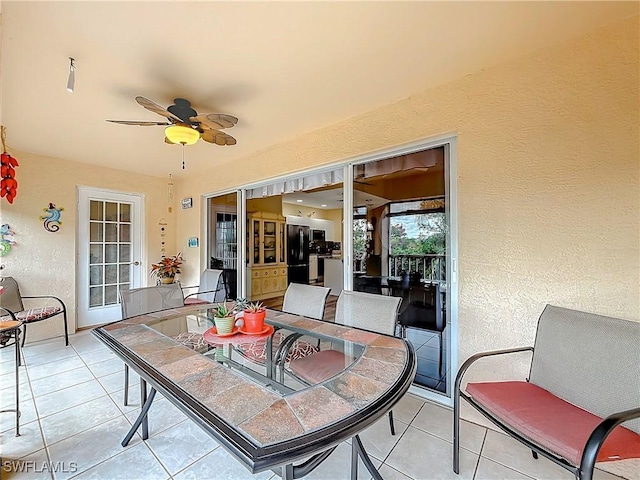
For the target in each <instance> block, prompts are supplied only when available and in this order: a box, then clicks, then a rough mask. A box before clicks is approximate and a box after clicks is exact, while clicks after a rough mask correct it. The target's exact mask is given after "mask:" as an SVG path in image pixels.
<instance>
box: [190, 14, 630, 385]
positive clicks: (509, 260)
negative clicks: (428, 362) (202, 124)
mask: <svg viewBox="0 0 640 480" xmlns="http://www.w3.org/2000/svg"><path fill="white" fill-rule="evenodd" d="M638 27H639V25H638V17H634V18H630V19H627V20H625V21H623V22H619V23H617V24H614V25H610V26H607V27H604V28H601V29H598V30H595V31H593V32H591V33H590V34H588V35H585V36H581V37H579V38H576V39H573V40H571V41H569V42H566V43H563V44H559V45H555V46H553V47H549V48H545V49H543V50H540V51H537V52H533V53H531V54H529V55H527V56H524V57H521V58H520V59H517V60H515V61H512V62H509V63H507V64H503V65H499V66H495V67H492V68H488V69H486V70H484V71H482V72H479V73H477V74H475V75H469V76H466V77H464V78H462V79H460V80H457V81H455V82H452V83H449V84H446V85H442V86H440V87H437V88H434V89H430V90H427V91H425V92H423V93H421V94H419V95H415V96H412V97H410V98H407V99H404V100H402V101H399V102H396V103H394V104H391V105H387V106H385V107H382V108H380V109H377V110H374V111H371V112H368V113H366V114H363V115H359V116H357V117H354V118H351V119H349V120H347V121H344V122H341V123H339V124H336V125H332V126H330V127H327V128H324V129H321V130H318V131H314V132H311V133H309V134H307V135H304V136H303V137H300V138H297V139H295V140H293V141H291V142H288V143H285V144H281V145H278V146H276V147H273V148H271V149H266V150H264V151H261V152H258V153H256V154H255V155H253V156H251V157H248V158H245V159H244V160H242V161H235V162H234V165H233V171H234V175H233V176H225V175H220V174H219V173H217V172H220V171H223V170H224V169H225V166H224V165H223V166H222V167H221V166H219V165H217V166H215V167H214V168H212V170H211V174H210V175H199V176H198V178H191V179H190V180H189V181H186V182H184V183H183V184H181V185H180V189H181V190H183V191H184V192H185V194H186V193H187V192H189V194H193V195H197V194H204V193H207V192H215V191H217V190H221V189H224V188H229V187H231V186H239V185H242V184H244V183H249V182H254V181H257V180H259V179H261V178H268V177H273V176H275V175H280V174H284V173H286V172H289V171H298V170H301V169H304V168H309V167H314V166H319V165H323V164H327V163H332V162H335V161H338V160H341V159H349V158H352V157H355V156H358V155H361V154H364V153H367V152H373V151H377V150H381V149H387V148H390V147H392V146H394V145H400V144H404V143H408V142H412V141H417V140H420V139H426V138H429V137H432V136H436V135H439V134H442V133H447V132H456V135H457V137H458V178H457V185H458V214H459V225H458V226H459V265H460V275H459V293H460V296H459V344H460V359H461V360H464V359H465V358H467V357H468V356H470V355H471V354H473V353H474V352H477V351H481V350H487V349H492V348H501V347H507V346H517V345H522V344H530V343H531V341H532V340H533V338H534V334H535V325H536V321H537V317H538V316H539V314H540V312H541V311H542V309H543V307H544V305H545V304H546V303H552V304H556V305H561V306H565V307H571V308H577V309H583V310H587V311H591V312H596V313H603V314H609V315H613V316H620V317H624V318H628V319H632V320H640V311H639V310H640V304H639V302H640V273H639V272H640V255H639V233H640V221H639V217H640V188H639V187H640V185H639V179H638V173H639V165H640V154H639V147H638V140H639V126H640V125H639V124H640V122H639V113H638V104H639V103H638V100H639V99H638V85H639V83H640V78H639V66H638V59H639V48H638V31H639V28H638ZM424 60H425V62H428V61H429V59H428V58H425V59H424ZM451 61H452V62H454V61H455V58H452V59H451ZM399 74H401V73H399ZM240 140H241V139H240ZM177 220H178V227H179V228H178V232H180V231H182V229H183V226H186V227H188V229H193V228H195V227H197V225H196V224H194V222H196V221H197V215H195V212H194V213H191V212H190V215H189V217H185V216H182V215H179V216H178V219H177ZM178 241H180V238H178ZM524 368H525V367H524V362H520V361H517V360H515V359H514V361H513V362H511V361H510V362H508V363H507V364H506V365H500V366H499V367H498V369H497V370H502V371H503V373H504V375H511V374H514V373H518V374H519V375H522V374H523V373H524V371H525V370H524ZM489 370H493V369H487V370H486V371H489ZM483 372H484V370H483ZM476 375H477V376H480V377H482V376H483V375H484V373H478V374H476ZM472 378H473V375H472Z"/></svg>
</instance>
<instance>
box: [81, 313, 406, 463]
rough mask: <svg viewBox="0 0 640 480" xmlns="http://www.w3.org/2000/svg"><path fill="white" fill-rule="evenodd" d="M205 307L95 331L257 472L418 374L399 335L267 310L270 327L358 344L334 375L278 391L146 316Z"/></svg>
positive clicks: (319, 445) (302, 450) (353, 425)
mask: <svg viewBox="0 0 640 480" xmlns="http://www.w3.org/2000/svg"><path fill="white" fill-rule="evenodd" d="M203 309H206V306H203V305H195V306H186V307H182V308H179V309H171V310H164V311H162V312H157V313H153V314H146V315H140V316H138V317H133V318H130V319H126V320H121V321H119V322H116V323H112V324H109V325H106V326H104V327H99V328H97V329H95V330H94V331H93V333H94V335H96V337H98V338H99V339H100V340H101V341H103V342H104V343H105V344H106V345H107V346H108V347H109V348H111V349H112V350H113V351H114V352H115V353H116V354H117V355H118V356H119V357H120V358H122V359H123V360H124V361H125V362H126V363H127V364H128V365H129V366H130V367H131V368H133V369H134V370H136V371H137V372H138V373H139V374H140V375H141V376H142V377H143V378H144V379H145V380H147V381H148V382H150V383H151V385H152V386H153V387H154V388H156V389H157V390H158V391H159V392H160V393H162V394H163V395H164V396H166V397H167V398H168V399H169V400H170V401H171V402H172V403H174V404H175V405H176V406H178V407H179V408H180V409H181V410H182V411H183V412H185V413H186V414H187V415H188V416H190V417H191V418H192V419H193V420H195V421H196V423H198V424H199V425H200V426H201V427H202V428H204V429H205V430H206V431H207V432H209V433H210V434H211V435H212V436H214V438H216V439H217V440H218V441H219V442H220V443H221V444H222V445H223V446H225V447H226V448H227V449H228V450H229V451H230V452H231V453H232V454H234V455H235V456H236V458H238V459H240V460H242V461H243V462H244V463H245V464H246V465H247V467H248V468H249V469H250V470H251V471H252V472H254V473H255V472H259V471H262V470H266V469H268V468H271V467H273V466H275V465H281V464H284V463H290V462H291V461H293V460H295V459H298V458H302V457H305V456H309V455H310V454H313V453H314V452H318V451H322V450H326V449H327V448H329V447H331V446H332V445H336V444H337V443H339V442H341V441H343V440H345V439H347V438H350V437H352V436H353V435H354V434H356V433H358V432H359V431H361V430H363V429H364V428H366V427H367V426H369V425H370V424H372V423H373V422H375V421H376V420H377V419H378V418H380V417H381V416H382V415H384V414H385V413H387V412H388V411H389V410H390V409H391V407H392V406H393V404H395V403H396V402H397V401H398V400H399V399H400V398H401V396H402V395H403V394H404V393H405V392H406V391H407V390H408V388H409V386H410V385H411V382H412V381H413V377H414V375H415V368H416V359H415V354H414V351H413V348H412V347H411V344H410V343H409V342H407V341H406V340H404V339H401V338H396V337H391V336H387V335H381V334H378V333H373V332H369V331H365V330H359V329H355V328H351V327H346V326H342V325H338V324H335V323H330V322H325V321H319V320H313V319H310V318H306V317H301V316H298V315H293V314H289V313H284V312H278V311H274V310H268V311H267V318H266V323H268V324H270V325H273V326H275V327H278V328H284V329H286V330H290V331H293V332H297V333H304V334H305V335H310V336H316V337H318V338H322V339H324V340H331V339H334V340H336V341H338V340H341V341H346V342H353V343H356V344H358V345H361V346H362V347H364V348H363V351H362V354H361V355H360V356H359V357H358V358H356V360H355V361H354V363H352V364H351V365H349V366H348V367H347V368H345V370H343V371H342V372H341V373H340V374H339V375H337V376H334V377H332V378H330V379H328V380H326V381H324V382H322V383H320V384H317V385H313V386H310V387H309V388H305V389H303V390H299V391H294V392H292V393H290V394H280V393H278V392H275V391H273V390H271V389H269V388H267V387H265V386H263V385H261V384H260V383H259V382H256V381H253V380H252V379H250V378H248V377H246V376H243V375H241V374H239V373H238V372H236V371H234V370H233V369H230V368H228V367H226V366H224V365H223V364H220V363H218V362H216V361H215V359H212V358H209V357H208V356H204V355H202V354H200V353H198V352H196V351H194V350H192V349H191V348H188V347H187V346H184V345H181V344H179V343H178V342H176V341H175V340H173V339H172V338H171V337H168V336H166V335H163V334H162V333H160V332H159V331H156V330H154V329H153V328H151V327H149V326H148V325H147V324H148V323H152V322H154V321H157V320H158V319H167V318H170V317H172V316H173V317H176V316H185V315H188V314H190V313H191V314H192V313H198V312H199V311H201V310H203Z"/></svg>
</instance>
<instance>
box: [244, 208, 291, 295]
mask: <svg viewBox="0 0 640 480" xmlns="http://www.w3.org/2000/svg"><path fill="white" fill-rule="evenodd" d="M248 223H249V225H248V229H247V232H248V235H249V238H248V242H247V246H248V248H249V252H248V255H247V258H248V260H249V265H248V266H247V298H248V299H249V300H264V299H266V298H273V297H278V296H280V295H284V292H285V290H286V289H287V263H286V262H287V259H286V251H287V250H286V242H287V237H286V224H285V218H284V217H283V216H281V215H278V214H275V213H269V212H255V213H250V214H249V215H248Z"/></svg>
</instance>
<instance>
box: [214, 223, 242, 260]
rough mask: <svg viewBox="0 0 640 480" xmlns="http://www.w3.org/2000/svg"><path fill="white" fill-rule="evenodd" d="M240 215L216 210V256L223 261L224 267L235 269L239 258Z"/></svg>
mask: <svg viewBox="0 0 640 480" xmlns="http://www.w3.org/2000/svg"><path fill="white" fill-rule="evenodd" d="M237 228H238V215H237V214H235V213H224V212H216V221H215V232H216V234H215V235H216V239H215V255H214V256H215V258H216V259H218V260H221V261H222V266H223V268H232V269H235V268H236V266H237V259H238V231H237Z"/></svg>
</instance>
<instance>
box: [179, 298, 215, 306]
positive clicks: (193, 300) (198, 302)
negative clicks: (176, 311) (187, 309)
mask: <svg viewBox="0 0 640 480" xmlns="http://www.w3.org/2000/svg"><path fill="white" fill-rule="evenodd" d="M206 303H211V302H207V301H206V300H200V299H199V298H196V297H191V298H185V299H184V304H185V305H204V304H206Z"/></svg>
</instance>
